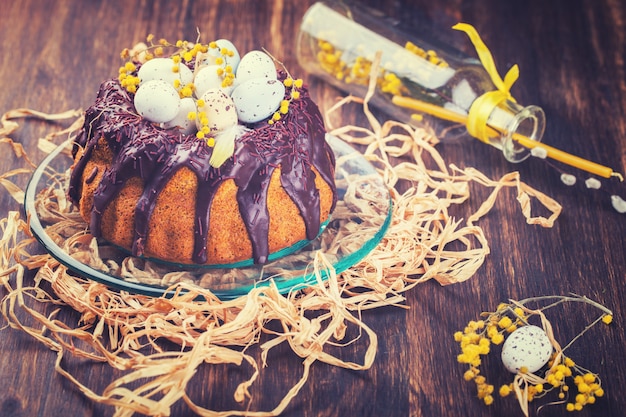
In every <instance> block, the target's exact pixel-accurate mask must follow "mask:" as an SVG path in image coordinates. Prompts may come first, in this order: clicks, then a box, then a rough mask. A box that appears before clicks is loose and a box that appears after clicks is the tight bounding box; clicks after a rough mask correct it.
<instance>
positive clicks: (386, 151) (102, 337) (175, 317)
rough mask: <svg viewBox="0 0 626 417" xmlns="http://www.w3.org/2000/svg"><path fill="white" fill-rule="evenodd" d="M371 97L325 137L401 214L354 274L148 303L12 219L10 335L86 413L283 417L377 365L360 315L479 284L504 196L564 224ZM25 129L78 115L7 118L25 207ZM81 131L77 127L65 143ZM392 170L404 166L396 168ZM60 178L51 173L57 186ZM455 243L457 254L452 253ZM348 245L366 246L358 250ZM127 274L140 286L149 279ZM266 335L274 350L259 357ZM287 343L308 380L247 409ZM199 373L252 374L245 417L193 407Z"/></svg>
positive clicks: (533, 194) (188, 293)
mask: <svg viewBox="0 0 626 417" xmlns="http://www.w3.org/2000/svg"><path fill="white" fill-rule="evenodd" d="M370 87H371V88H370V92H369V93H368V95H367V96H366V97H365V98H363V99H361V98H356V97H346V98H345V99H343V100H341V101H340V102H338V103H337V105H336V106H334V107H333V108H331V109H330V110H329V112H328V114H327V119H328V120H329V121H330V119H332V115H333V112H336V111H339V110H340V109H341V107H342V106H345V105H349V104H350V103H360V104H361V105H362V106H363V110H364V113H365V115H366V116H367V119H368V121H369V123H370V127H368V128H365V127H357V126H342V127H336V128H332V129H330V132H329V133H330V134H332V135H334V136H337V137H339V138H341V139H343V140H344V141H346V142H349V143H353V144H355V145H358V146H362V147H363V148H364V149H365V151H364V152H363V156H364V157H365V158H366V159H368V160H369V161H370V162H371V163H372V164H373V165H374V166H375V167H376V168H377V169H378V171H379V173H380V177H381V178H382V179H383V181H384V183H385V184H386V185H387V186H388V187H389V190H390V195H391V200H392V202H393V211H392V217H391V223H390V225H389V228H388V230H387V233H386V234H385V236H384V237H383V238H382V240H381V241H380V243H379V244H378V245H377V246H376V247H375V248H374V249H373V250H372V251H371V252H370V253H369V254H368V255H367V256H366V257H365V258H364V259H363V260H362V261H361V262H359V263H358V264H357V265H355V266H353V267H351V268H349V269H348V270H346V271H344V272H342V273H340V274H337V273H335V271H334V269H333V267H332V264H331V263H329V261H328V259H327V258H326V257H325V256H324V255H323V254H322V253H321V252H318V253H317V254H316V256H315V258H314V261H313V262H312V263H311V265H310V269H311V271H312V274H313V276H314V277H315V284H314V285H310V286H308V287H306V288H304V289H300V290H298V291H292V292H289V293H286V294H281V293H280V291H278V289H277V287H276V285H274V284H273V281H272V280H270V283H269V285H267V286H263V287H256V288H252V289H250V291H249V292H248V294H246V295H244V296H241V297H238V298H236V299H232V300H220V299H219V298H218V297H216V296H215V295H214V294H213V293H212V292H211V291H210V290H209V289H206V288H202V287H200V286H198V285H195V284H194V283H192V282H186V281H184V280H182V281H179V282H176V283H173V284H172V285H171V287H170V291H169V295H168V296H167V297H165V296H163V297H150V296H145V295H141V294H133V293H129V292H127V291H116V290H113V289H111V288H109V287H107V286H105V285H103V284H101V283H98V282H95V281H93V280H89V279H85V278H82V277H79V276H76V275H75V274H72V273H70V272H69V271H68V269H67V267H65V266H64V265H61V264H60V263H59V262H58V261H56V260H55V259H54V258H53V257H51V256H50V255H49V254H47V253H43V254H41V253H40V250H39V248H38V246H37V245H36V241H35V238H34V237H33V235H32V233H31V231H30V228H29V219H28V218H24V217H23V216H22V215H21V214H20V211H19V210H11V211H9V212H8V213H7V215H6V217H5V218H4V219H2V221H1V222H0V225H1V227H2V238H1V240H0V254H1V257H0V262H1V265H0V270H1V271H3V272H2V273H1V275H0V280H1V282H2V285H3V287H4V293H5V294H4V296H3V298H2V303H1V306H2V314H3V317H4V319H5V320H6V322H7V323H8V326H10V327H11V328H14V329H19V330H21V331H24V332H26V333H28V334H29V335H31V336H32V337H33V338H35V339H36V340H38V341H40V342H41V343H42V344H43V345H44V346H46V347H48V348H49V349H51V350H53V351H55V352H57V358H58V359H57V362H56V367H55V368H56V370H57V371H58V372H59V373H60V374H61V375H63V376H64V377H65V378H67V379H68V380H69V381H71V382H72V383H73V384H74V385H75V386H76V387H77V388H78V389H80V390H81V392H83V393H84V395H85V396H86V397H88V398H89V399H91V400H93V401H95V402H99V403H102V404H108V405H111V406H113V407H115V410H116V411H115V415H116V416H131V415H133V414H135V413H142V414H147V415H169V414H170V412H171V407H172V406H173V405H174V404H176V403H178V402H179V401H182V402H184V403H185V404H186V405H187V406H188V407H189V409H190V410H192V411H193V412H195V413H196V414H198V415H202V416H216V415H220V416H226V415H255V416H276V415H279V414H281V413H282V411H283V410H285V408H286V407H287V406H288V405H289V404H290V402H291V401H292V400H293V399H294V397H296V396H297V395H298V391H299V390H300V388H302V386H303V385H304V384H305V383H306V381H307V378H308V375H309V369H310V367H311V366H312V365H313V364H314V363H315V362H317V361H320V362H323V363H326V364H329V365H331V366H338V367H343V368H347V369H352V370H365V369H368V368H369V367H370V366H371V365H372V363H373V361H374V359H375V354H376V349H377V335H376V334H375V332H373V331H372V330H371V329H370V328H369V327H368V325H367V324H366V322H365V321H363V319H362V317H361V313H362V312H363V311H365V310H369V309H375V308H378V307H381V306H398V307H404V304H403V302H404V296H403V293H404V292H406V291H408V290H410V289H411V288H413V287H414V286H416V285H418V284H420V283H423V282H425V281H428V280H431V279H435V280H436V281H437V282H439V283H440V284H442V285H448V284H453V283H457V282H461V281H464V280H467V279H469V278H470V277H472V276H473V275H474V273H475V272H476V270H477V269H478V268H479V267H480V266H481V264H482V263H483V261H484V259H485V257H486V256H487V255H488V253H489V245H488V239H487V237H486V236H485V235H484V234H483V231H482V229H481V228H480V226H478V225H476V224H475V223H476V222H477V221H478V220H479V219H480V218H482V217H483V216H484V215H486V214H487V213H488V212H489V210H490V209H491V207H492V206H493V204H494V202H495V199H496V198H497V196H498V195H499V193H500V191H502V190H503V189H506V188H513V189H515V190H516V191H517V200H518V202H519V204H520V207H521V213H522V215H523V216H524V217H525V218H526V220H527V222H528V223H531V224H538V225H540V226H543V227H551V226H552V224H553V222H554V221H555V219H556V218H557V217H558V215H559V213H560V210H561V207H560V205H559V204H558V203H557V202H555V201H554V200H552V199H551V198H549V197H548V196H546V195H544V194H542V193H541V192H539V191H537V190H534V189H533V188H531V187H529V186H528V185H526V184H525V183H523V182H522V181H521V180H520V178H519V174H517V173H510V174H507V175H505V176H504V177H502V178H500V179H499V180H491V179H489V178H487V177H486V176H485V175H483V174H482V173H480V172H478V171H477V170H475V169H471V168H468V169H460V168H458V167H456V166H447V165H446V163H445V161H444V160H443V158H442V157H441V156H440V155H439V153H438V152H437V150H436V149H435V145H436V144H437V139H436V138H435V137H434V136H433V135H432V133H430V131H429V130H428V129H427V128H418V129H416V128H414V127H411V126H408V125H405V124H402V123H398V122H394V121H387V122H385V123H384V124H381V123H379V122H378V121H377V120H376V119H375V118H374V116H373V115H372V113H371V112H370V110H369V106H368V101H369V98H370V97H371V94H372V93H373V87H372V84H371V85H370ZM31 116H35V117H39V118H43V119H55V118H58V117H75V116H76V114H75V113H68V114H62V115H45V114H41V113H36V112H33V111H29V110H19V111H14V112H9V113H7V114H5V115H4V116H3V118H2V128H1V129H0V140H1V141H2V143H4V144H6V145H8V146H10V147H11V149H13V151H14V153H15V154H16V155H17V156H18V157H21V158H22V159H24V160H25V164H26V165H27V167H26V168H20V169H16V170H13V171H10V172H6V173H3V174H2V175H0V180H1V182H2V184H3V186H4V187H5V189H7V191H8V192H10V193H11V195H12V196H13V197H14V198H15V199H16V200H18V201H20V200H22V199H23V191H22V190H21V189H20V188H19V187H17V186H16V185H15V181H12V177H14V176H23V175H29V174H30V173H32V171H33V169H34V164H32V163H31V162H30V160H29V159H28V157H27V156H26V154H25V152H23V148H22V147H21V145H20V144H19V143H16V142H14V141H13V140H12V139H10V138H9V135H11V134H12V133H13V132H14V131H15V129H16V128H17V124H16V123H15V122H14V120H15V119H19V118H22V117H31ZM78 123H79V125H80V121H79V122H78ZM76 129H77V127H76V125H73V126H72V127H71V128H69V129H67V130H68V131H76ZM66 134H67V131H66V132H64V133H63V135H66ZM63 135H60V134H58V133H55V134H52V135H49V137H46V138H42V139H41V140H40V141H39V143H40V145H41V146H40V148H44V149H47V150H48V151H50V150H51V148H56V147H57V146H58V145H57V144H56V143H54V144H53V145H51V143H52V141H53V139H55V138H57V137H59V136H63ZM393 159H398V160H400V161H401V162H400V163H397V164H395V163H393V162H392V160H393ZM57 174H58V173H54V172H52V173H51V177H55V176H56V175H57ZM399 181H409V183H410V184H412V186H411V187H409V188H408V189H407V191H405V192H403V193H399V192H398V191H396V190H395V189H394V186H395V185H396V184H397V183H398V182H399ZM472 182H475V183H477V184H479V185H481V186H485V187H489V188H491V189H493V191H492V194H491V195H490V197H489V198H488V199H487V200H486V201H485V202H484V203H483V204H482V205H481V206H480V208H479V209H478V210H477V211H476V212H475V213H474V214H473V215H471V216H470V217H469V218H468V220H467V221H466V222H465V223H463V221H461V220H455V219H454V218H453V217H452V216H451V215H450V214H449V212H448V210H449V208H451V207H452V206H455V205H460V204H463V203H464V202H465V201H466V200H467V199H468V198H469V195H470V187H469V184H470V183H472ZM533 199H536V200H537V201H539V203H540V204H542V205H543V206H545V207H546V208H547V209H548V210H549V211H550V213H551V214H550V216H549V217H547V218H546V217H542V216H534V215H533V213H531V200H533ZM44 200H45V204H44V205H45V206H46V207H48V209H49V214H50V215H51V216H55V217H58V216H60V217H63V218H64V219H65V220H64V223H61V224H60V225H59V228H60V229H63V228H66V227H74V226H72V225H71V224H72V222H74V221H77V220H78V219H77V218H76V217H72V216H68V215H67V213H68V212H67V210H68V208H69V207H70V206H71V204H70V203H69V201H68V200H67V199H66V198H65V196H64V195H62V194H59V193H57V195H55V196H54V197H53V198H45V199H44ZM65 221H67V222H65ZM84 228H85V226H83V229H84ZM64 232H65V231H64ZM83 236H87V235H83ZM81 239H82V240H81ZM452 242H454V243H455V244H458V245H460V248H459V249H451V248H452V247H453V246H454V245H450V244H451V243H452ZM74 243H75V244H76V245H79V246H82V247H90V248H91V249H90V251H88V253H89V256H93V257H94V260H95V261H97V256H96V255H97V254H98V251H97V249H96V248H94V247H93V246H92V245H93V244H94V241H93V240H91V239H89V238H87V237H82V238H81V237H77V238H76V240H75V241H74ZM74 243H72V244H74ZM352 243H353V244H354V245H358V244H359V242H358V240H355V241H353V242H352ZM457 247H458V246H457ZM29 270H31V271H34V273H35V277H34V280H31V279H30V278H29V277H28V271H29ZM132 272H133V274H134V275H136V278H139V279H141V276H142V273H138V271H135V270H133V271H132ZM143 273H145V274H149V273H150V271H143ZM323 273H324V274H325V275H323ZM200 299H201V300H200ZM63 306H69V307H71V308H72V309H74V310H75V311H76V312H77V316H76V321H75V322H73V323H70V322H64V321H61V320H59V319H58V318H57V315H56V311H57V309H58V308H60V307H63ZM42 310H43V311H47V312H43V313H42ZM274 324H278V326H276V325H274ZM351 327H354V328H356V329H357V330H358V331H357V334H358V336H357V337H355V338H354V339H350V340H346V335H347V334H348V332H347V330H348V329H349V328H351ZM5 331H6V330H5ZM261 335H264V338H265V337H267V338H269V340H267V341H264V342H263V343H262V344H261V343H260V341H261ZM366 339H367V340H366ZM171 343H174V344H175V346H176V347H175V348H174V349H172V348H171ZM285 343H286V344H288V345H289V346H290V348H291V349H292V350H293V352H294V353H295V354H297V355H298V356H300V357H301V358H302V373H301V377H300V378H299V380H298V381H297V382H296V383H295V384H294V386H293V387H292V389H291V390H290V391H289V392H287V393H286V394H285V396H284V398H283V400H282V401H281V402H280V403H279V404H276V405H275V407H274V408H273V409H271V410H265V411H263V410H259V411H252V410H250V409H248V404H249V402H250V400H251V394H250V390H249V388H250V386H251V385H252V384H254V383H255V381H257V379H258V378H259V375H260V374H261V372H262V368H263V367H265V366H267V365H268V363H267V362H266V361H267V359H268V354H269V352H270V351H271V350H272V349H273V348H274V347H276V346H278V345H281V344H285ZM352 344H358V345H357V346H359V348H360V349H359V350H360V355H361V357H360V360H359V359H357V360H347V359H342V358H341V357H340V356H337V355H335V354H333V353H331V351H329V349H328V347H330V346H348V345H352ZM252 345H259V346H258V347H259V348H260V351H261V362H262V363H257V361H256V360H255V358H254V357H253V356H252V355H251V354H250V353H249V352H248V348H249V347H250V346H252ZM68 355H69V356H72V357H76V358H81V359H84V360H87V361H89V362H93V363H106V364H108V365H109V366H111V367H113V368H115V369H118V370H120V372H123V375H122V376H121V377H119V378H117V379H115V380H114V381H112V382H111V383H110V385H109V386H108V387H106V388H105V389H104V391H103V392H96V391H94V390H93V389H92V388H90V387H89V384H88V382H86V381H81V380H78V379H77V378H76V377H75V376H73V375H72V373H71V371H69V370H67V369H65V368H64V366H63V365H64V358H65V357H66V356H68ZM202 364H209V365H215V364H232V365H234V366H238V367H242V366H243V365H247V366H249V369H251V375H249V376H248V377H247V379H246V378H244V380H242V381H241V382H240V383H239V385H238V386H237V388H236V389H235V391H234V392H233V398H234V399H235V400H236V401H237V402H239V403H241V407H240V408H238V409H233V410H225V411H216V410H210V409H207V408H204V407H203V406H202V405H201V404H198V403H196V402H195V401H194V400H193V399H191V398H190V397H189V396H188V395H187V391H186V387H187V385H188V384H189V383H190V381H191V379H192V377H193V375H194V373H195V371H196V370H197V369H198V367H200V366H201V365H202Z"/></svg>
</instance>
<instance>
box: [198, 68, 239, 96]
mask: <svg viewBox="0 0 626 417" xmlns="http://www.w3.org/2000/svg"><path fill="white" fill-rule="evenodd" d="M220 68H221V67H220V66H219V65H209V66H206V67H202V68H201V69H200V70H198V72H197V73H196V77H195V78H194V80H193V85H194V87H195V90H196V97H202V96H203V95H204V93H206V92H207V91H208V90H211V89H214V88H219V89H221V90H222V91H224V92H225V93H226V94H230V93H231V92H232V90H233V87H230V86H229V87H222V81H223V80H222V77H220V76H219V75H218V70H219V69H220Z"/></svg>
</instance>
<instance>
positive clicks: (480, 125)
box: [452, 23, 519, 143]
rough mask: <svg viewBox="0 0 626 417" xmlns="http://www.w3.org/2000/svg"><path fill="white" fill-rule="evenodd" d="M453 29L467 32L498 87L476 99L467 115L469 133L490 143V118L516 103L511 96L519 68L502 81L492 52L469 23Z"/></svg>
mask: <svg viewBox="0 0 626 417" xmlns="http://www.w3.org/2000/svg"><path fill="white" fill-rule="evenodd" d="M452 29H456V30H460V31H462V32H465V33H466V34H467V36H469V38H470V40H471V41H472V43H473V44H474V47H475V48H476V52H477V53H478V58H479V59H480V62H481V63H482V64H483V67H484V68H485V70H486V71H487V73H488V74H489V77H491V81H492V82H493V84H494V85H495V86H496V90H493V91H488V92H486V93H484V94H483V95H481V96H480V97H478V98H476V100H474V102H473V103H472V105H471V106H470V109H469V113H468V115H467V131H468V133H469V134H470V135H472V136H474V137H475V138H477V139H480V140H481V141H483V142H486V143H489V137H490V134H489V132H490V129H488V126H487V122H488V120H489V116H490V115H491V113H492V112H493V110H494V109H495V108H496V107H497V106H498V105H499V104H500V103H502V102H503V101H506V100H510V101H515V99H514V98H513V96H511V92H510V89H511V86H512V85H513V83H515V81H517V78H518V77H519V68H518V66H517V64H516V65H513V66H512V67H511V69H509V71H508V72H507V73H506V75H505V76H504V79H502V77H500V75H499V74H498V70H497V69H496V64H495V62H494V60H493V56H492V55H491V52H490V51H489V49H488V48H487V46H486V45H485V43H484V42H483V41H482V39H480V36H479V35H478V32H477V31H476V29H474V27H473V26H472V25H469V24H467V23H457V24H456V25H454V26H453V27H452Z"/></svg>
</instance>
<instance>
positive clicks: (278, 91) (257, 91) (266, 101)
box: [232, 78, 285, 123]
mask: <svg viewBox="0 0 626 417" xmlns="http://www.w3.org/2000/svg"><path fill="white" fill-rule="evenodd" d="M284 97H285V86H284V85H283V83H282V82H280V81H278V80H276V79H267V78H255V79H252V80H248V81H246V82H244V83H243V84H240V85H239V86H237V88H235V91H233V94H232V98H233V102H234V103H235V106H236V108H237V116H238V117H239V120H240V121H242V122H243V123H254V122H258V121H261V120H263V119H265V118H267V117H269V116H271V115H272V114H273V113H274V112H275V111H276V110H277V109H278V108H279V107H280V102H281V101H282V100H283V98H284Z"/></svg>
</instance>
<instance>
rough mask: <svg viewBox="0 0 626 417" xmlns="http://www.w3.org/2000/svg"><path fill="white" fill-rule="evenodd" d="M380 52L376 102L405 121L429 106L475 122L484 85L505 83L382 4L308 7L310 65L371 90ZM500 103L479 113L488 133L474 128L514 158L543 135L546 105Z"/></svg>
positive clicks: (341, 82)
mask: <svg viewBox="0 0 626 417" xmlns="http://www.w3.org/2000/svg"><path fill="white" fill-rule="evenodd" d="M377 53H380V62H379V65H378V74H377V79H376V92H375V94H374V96H373V97H372V99H371V103H372V104H373V105H375V106H377V107H379V108H381V109H383V110H385V111H386V112H387V113H388V114H389V115H390V116H391V117H393V118H395V119H396V120H399V121H402V122H404V123H412V122H413V121H415V120H416V114H424V113H426V114H430V115H433V116H436V117H438V118H442V119H446V120H449V121H453V122H457V123H461V124H463V125H464V126H467V127H468V130H470V129H469V128H470V126H468V120H470V119H472V117H473V116H472V117H469V116H470V109H471V107H472V105H473V104H475V102H476V103H478V102H479V101H484V100H482V98H483V97H482V96H483V95H484V94H485V93H488V92H494V91H498V90H499V89H498V88H497V87H496V84H495V83H494V81H493V76H492V75H491V74H490V73H489V72H488V71H487V70H486V69H485V67H484V65H483V63H481V61H480V60H479V59H477V58H474V57H470V56H468V55H466V54H464V53H462V52H460V51H457V50H455V49H454V48H452V47H451V46H449V45H446V44H442V43H441V42H440V41H438V40H437V39H435V38H434V36H433V35H429V34H425V33H420V34H419V35H418V34H417V31H415V33H414V34H411V33H410V32H408V31H405V30H402V29H400V28H399V27H398V26H397V25H396V24H395V22H393V21H390V19H388V18H387V17H385V16H384V15H382V14H381V13H380V12H377V11H375V10H371V9H367V8H365V7H364V6H362V5H358V4H354V3H348V2H343V1H341V2H318V3H315V4H314V5H313V6H311V7H310V9H309V10H308V11H307V12H306V14H305V15H304V17H303V20H302V23H301V26H300V31H299V35H298V40H297V57H298V62H299V63H300V65H301V66H302V67H303V68H304V69H305V70H306V71H307V72H309V73H311V74H313V75H316V76H318V77H320V78H322V79H324V80H325V81H327V82H329V83H331V84H333V85H334V86H336V87H339V88H341V89H342V90H344V91H346V92H348V93H350V94H353V95H356V96H359V97H364V96H365V93H366V91H367V89H368V84H369V81H370V70H371V68H372V65H373V63H374V62H375V57H376V54H377ZM479 98H480V99H481V100H477V99H479ZM487 101H489V100H487ZM493 103H494V102H493V101H492V105H491V106H490V105H487V106H486V107H483V108H482V111H483V113H484V109H485V108H486V109H487V114H483V115H482V116H480V117H482V118H483V125H484V126H483V130H484V131H483V134H476V133H475V132H473V130H476V129H472V130H471V131H470V134H472V136H475V137H477V138H478V139H480V140H482V141H484V142H486V143H488V144H490V145H492V146H494V147H496V148H498V149H500V150H501V151H502V152H503V154H504V156H505V158H506V159H507V160H509V161H511V162H520V161H523V160H524V159H526V158H527V157H528V156H529V155H530V150H531V149H532V147H533V146H532V144H533V143H537V142H540V141H541V139H542V136H543V132H544V126H545V115H544V112H543V110H542V109H541V108H539V107H537V106H527V107H524V106H521V105H519V104H517V103H516V102H515V101H514V99H513V98H512V97H510V96H509V97H507V98H506V99H500V100H497V103H496V104H493ZM481 107H482V106H481ZM480 111H481V110H480V109H479V112H480ZM419 117H420V116H417V118H418V120H419ZM485 126H486V127H485ZM478 130H480V127H479V129H478ZM529 141H533V142H529ZM522 143H523V144H522Z"/></svg>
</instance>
